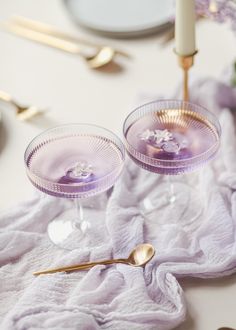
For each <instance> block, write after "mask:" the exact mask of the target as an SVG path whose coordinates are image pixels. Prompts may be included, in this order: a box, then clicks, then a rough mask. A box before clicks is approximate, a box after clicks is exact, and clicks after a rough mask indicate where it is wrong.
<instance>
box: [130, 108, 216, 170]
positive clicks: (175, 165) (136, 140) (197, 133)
mask: <svg viewBox="0 0 236 330" xmlns="http://www.w3.org/2000/svg"><path fill="white" fill-rule="evenodd" d="M131 116H133V117H135V112H134V113H132V114H131ZM128 118H129V117H128ZM133 119H134V120H133ZM133 119H131V120H130V122H131V123H130V124H129V125H128V124H127V129H126V130H125V132H124V134H125V138H126V147H127V150H128V152H129V155H130V157H131V158H132V159H133V160H134V161H135V162H136V163H137V164H138V165H139V166H141V167H143V168H145V169H147V170H149V171H152V172H156V173H161V174H179V173H183V172H186V171H190V170H192V169H194V168H195V167H197V166H199V165H201V164H203V163H204V162H205V161H207V160H209V159H210V158H211V157H213V155H214V154H215V153H216V151H217V149H218V147H219V135H218V133H217V130H216V128H215V127H214V125H213V124H212V123H211V122H210V121H209V120H208V119H207V118H206V117H204V116H203V115H202V114H200V113H198V112H195V111H190V110H184V109H168V110H160V111H152V112H149V113H146V114H145V113H144V114H142V115H141V116H137V117H136V118H133Z"/></svg>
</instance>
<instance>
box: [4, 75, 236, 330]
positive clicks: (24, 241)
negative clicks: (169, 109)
mask: <svg viewBox="0 0 236 330" xmlns="http://www.w3.org/2000/svg"><path fill="white" fill-rule="evenodd" d="M191 91H192V93H194V95H192V101H194V102H196V103H200V104H202V105H204V106H206V107H207V108H208V109H210V110H211V111H213V112H215V114H216V115H217V116H218V117H219V120H220V123H221V126H222V139H221V141H222V142H221V148H220V151H219V154H218V156H217V158H216V159H215V160H214V161H212V162H211V163H210V165H207V166H206V167H205V168H204V171H199V174H189V178H191V180H195V186H196V187H197V188H198V189H200V190H201V192H202V196H203V200H204V201H205V205H207V209H206V211H205V213H204V215H202V216H200V217H199V218H198V219H197V220H195V221H193V224H192V225H191V223H190V225H189V224H188V225H186V226H185V222H184V221H180V222H175V221H173V219H167V218H165V212H164V211H163V210H161V209H160V210H157V211H156V221H151V222H149V221H148V220H147V219H145V218H144V217H143V216H142V215H141V213H140V211H139V202H140V201H141V200H142V199H143V198H144V197H145V196H148V193H149V190H150V189H153V187H154V186H156V189H158V184H159V182H160V181H161V180H162V178H161V176H159V175H156V176H153V175H150V173H149V172H147V171H143V170H141V169H140V168H138V167H137V166H136V165H134V164H133V163H132V162H131V161H127V166H126V168H125V170H124V173H123V175H122V178H121V179H120V180H119V182H117V184H116V185H115V187H114V190H113V192H112V195H111V196H110V198H109V201H108V210H107V218H106V224H107V228H108V232H109V235H110V241H109V242H108V243H106V244H104V245H101V247H100V248H98V249H94V250H91V251H90V250H86V251H85V252H79V251H78V250H74V251H71V252H65V251H63V250H61V249H58V248H57V247H56V246H53V245H52V244H51V243H50V242H49V240H48V238H47V235H46V234H45V231H46V227H47V223H48V222H49V221H50V220H51V219H53V218H54V217H55V215H57V214H58V213H60V212H61V211H63V209H64V208H65V207H67V206H66V205H67V204H65V202H64V201H63V200H62V199H59V200H58V199H54V198H40V197H39V195H36V196H35V197H34V198H32V200H30V201H27V202H25V203H23V204H20V205H18V206H16V207H13V208H11V209H10V210H7V211H5V212H1V214H0V229H1V232H0V266H1V269H0V317H1V319H0V322H1V323H0V329H1V330H13V329H14V330H27V329H47V330H50V329H53V330H60V329H66V330H69V329H73V330H74V329H78V330H85V329H87V330H95V329H113V330H126V329H130V330H131V329H132V330H134V329H135V330H138V329H140V330H149V329H172V328H174V327H176V326H177V325H178V324H180V323H181V322H182V321H183V320H184V318H185V313H186V303H185V299H184V293H183V291H182V289H181V287H180V286H179V284H178V280H177V279H178V278H180V277H183V276H195V277H201V278H213V277H220V276H224V275H228V274H231V273H233V272H234V271H235V270H236V194H235V189H236V153H235V150H236V136H235V130H234V120H233V116H232V113H231V112H230V110H229V108H236V90H235V89H232V88H231V87H229V86H227V84H224V83H221V82H217V81H215V80H212V79H208V80H207V79H202V80H198V81H196V82H195V83H194V85H193V86H192V88H191ZM94 221H96V219H95V220H94ZM142 242H150V243H152V244H153V245H154V246H155V248H156V251H157V252H156V255H155V257H154V258H153V260H152V261H151V262H150V263H148V264H147V266H146V268H145V269H143V268H134V267H130V266H126V265H122V264H120V265H114V266H110V267H104V266H96V267H94V268H93V269H91V270H89V271H86V272H85V271H81V272H72V273H69V274H65V273H57V274H51V275H46V276H45V275H44V276H39V277H33V276H32V271H34V270H39V269H43V268H48V267H57V266H62V265H68V264H76V263H80V262H86V261H89V260H91V261H92V260H98V259H106V258H111V257H113V256H114V257H125V256H127V255H128V254H129V252H130V251H131V250H132V249H133V247H134V246H136V245H137V244H139V243H142Z"/></svg>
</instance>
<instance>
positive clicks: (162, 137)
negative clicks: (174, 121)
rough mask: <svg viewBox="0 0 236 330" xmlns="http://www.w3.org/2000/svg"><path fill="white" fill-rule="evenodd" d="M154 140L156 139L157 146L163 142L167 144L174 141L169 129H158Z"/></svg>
mask: <svg viewBox="0 0 236 330" xmlns="http://www.w3.org/2000/svg"><path fill="white" fill-rule="evenodd" d="M154 138H155V142H156V144H159V143H161V142H167V141H170V140H172V139H173V135H172V133H171V132H169V131H168V130H167V129H164V130H159V129H156V130H155V132H154Z"/></svg>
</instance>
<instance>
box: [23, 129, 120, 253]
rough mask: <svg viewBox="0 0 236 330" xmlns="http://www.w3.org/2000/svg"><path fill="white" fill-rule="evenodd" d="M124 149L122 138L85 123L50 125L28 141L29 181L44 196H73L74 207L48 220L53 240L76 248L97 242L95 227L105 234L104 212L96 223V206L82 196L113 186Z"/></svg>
mask: <svg viewBox="0 0 236 330" xmlns="http://www.w3.org/2000/svg"><path fill="white" fill-rule="evenodd" d="M124 153H125V151H124V147H123V144H122V142H121V141H120V140H119V138H118V137H117V136H115V135H114V134H113V133H112V132H110V131H108V130H106V129H104V128H101V127H98V126H94V125H86V124H72V125H63V126H58V127H55V128H52V129H50V130H47V131H45V132H43V133H42V134H40V135H39V136H37V137H36V138H35V139H34V140H33V141H32V142H31V143H30V144H29V146H28V147H27V149H26V152H25V164H26V169H27V175H28V177H29V179H30V181H31V182H32V183H33V185H34V186H35V187H36V188H38V189H39V190H41V191H43V192H44V193H46V194H48V195H52V196H55V197H64V198H70V199H73V200H74V201H75V206H76V210H71V209H70V210H68V211H66V212H65V213H63V214H61V215H59V216H58V217H57V218H56V219H54V220H53V221H52V222H51V223H49V226H48V234H49V237H50V239H51V240H52V241H53V242H54V243H55V244H57V245H59V246H61V247H63V248H66V249H75V248H81V246H82V245H89V246H93V245H94V244H96V243H94V241H96V242H97V241H98V236H99V231H102V235H103V236H104V228H103V224H104V223H105V220H104V212H103V213H102V216H101V217H100V218H101V219H100V222H99V210H97V209H96V210H94V209H93V207H91V206H90V205H89V203H88V202H86V199H87V198H89V197H92V196H97V195H98V194H100V193H102V192H105V191H107V190H108V189H109V188H111V187H112V186H113V185H114V183H115V182H116V180H117V179H118V177H119V175H120V174H121V171H122V168H123V163H124ZM83 200H85V204H86V213H85V215H84V207H83V206H82V201H83ZM95 204H96V200H95ZM86 214H87V216H86ZM90 219H91V220H92V221H91V222H89V220H90ZM95 236H96V240H94V239H93V238H94V237H95Z"/></svg>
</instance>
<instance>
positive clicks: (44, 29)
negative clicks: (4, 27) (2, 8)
mask: <svg viewBox="0 0 236 330" xmlns="http://www.w3.org/2000/svg"><path fill="white" fill-rule="evenodd" d="M10 21H12V22H13V23H16V24H17V25H21V26H22V27H25V28H28V29H30V30H34V31H37V32H41V33H44V34H47V35H51V36H53V37H56V38H60V39H64V40H66V41H72V42H75V43H81V44H84V45H87V46H91V47H96V48H99V47H102V45H99V44H95V43H93V42H91V41H87V40H84V39H81V38H77V37H74V36H72V35H70V34H68V33H65V32H62V31H60V30H58V29H56V28H55V27H53V26H51V25H49V24H46V23H42V22H39V21H35V20H32V19H29V18H26V17H23V16H18V15H14V16H12V17H11V19H10Z"/></svg>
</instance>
